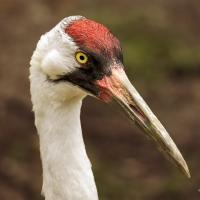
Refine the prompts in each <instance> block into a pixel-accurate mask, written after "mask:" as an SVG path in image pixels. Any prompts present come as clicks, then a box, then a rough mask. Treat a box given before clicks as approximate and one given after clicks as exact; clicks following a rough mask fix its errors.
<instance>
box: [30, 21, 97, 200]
mask: <svg viewBox="0 0 200 200" xmlns="http://www.w3.org/2000/svg"><path fill="white" fill-rule="evenodd" d="M65 22H66V21H65ZM57 37H65V36H63V35H62V34H61V33H60V27H59V26H57V27H55V28H54V29H52V30H51V31H50V32H49V33H47V34H46V35H44V36H42V37H41V39H40V41H39V42H38V45H37V48H36V50H35V52H34V54H33V56H32V60H31V67H30V82H31V98H32V102H33V111H34V113H35V125H36V127H37V131H38V134H39V141H40V152H41V160H42V167H43V187H42V193H43V195H44V196H45V199H46V200H97V199H98V197H97V191H96V186H95V182H94V177H93V173H92V170H91V164H90V161H89V159H88V157H87V154H86V150H85V145H84V142H83V137H82V131H81V124H80V110H81V104H82V99H83V98H84V97H85V95H86V94H85V93H84V92H83V91H81V90H80V89H79V88H76V87H74V86H72V85H70V84H69V85H67V84H66V83H59V84H57V85H56V84H55V83H51V82H49V81H47V75H51V74H48V73H52V74H53V76H54V72H55V71H54V70H55V68H54V67H55V66H59V67H60V68H56V70H63V72H64V70H69V69H65V68H64V66H67V64H68V62H70V56H69V60H65V59H63V58H64V56H63V55H62V53H63V54H65V53H66V52H64V50H63V52H62V48H64V44H63V43H58V41H56V42H57V43H58V44H56V46H55V44H54V43H55V41H54V39H55V38H57ZM66 39H67V38H62V42H63V41H64V42H65V40H66ZM67 42H68V43H67ZM69 44H70V45H69ZM66 45H68V47H69V48H67V49H66ZM55 47H56V48H55ZM75 48H76V46H75V45H74V44H73V42H72V41H67V40H66V42H65V51H68V52H67V53H68V55H70V51H73V50H74V49H75ZM58 64H59V65H58ZM71 64H73V63H71ZM55 73H56V72H55Z"/></svg>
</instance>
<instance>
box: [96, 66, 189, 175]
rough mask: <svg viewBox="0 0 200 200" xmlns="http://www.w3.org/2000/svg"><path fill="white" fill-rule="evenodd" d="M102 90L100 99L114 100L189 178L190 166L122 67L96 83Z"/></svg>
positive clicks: (116, 68)
mask: <svg viewBox="0 0 200 200" xmlns="http://www.w3.org/2000/svg"><path fill="white" fill-rule="evenodd" d="M96 85H97V86H98V87H99V89H100V93H99V98H100V99H102V100H104V101H109V100H110V97H112V98H114V99H115V100H116V101H117V102H118V103H119V104H120V105H121V106H122V107H123V109H124V110H125V111H126V113H127V114H128V116H129V117H130V119H131V120H132V121H134V122H135V123H136V124H137V125H139V127H140V128H142V129H143V131H144V133H145V134H146V135H147V136H149V137H150V138H151V139H152V140H153V141H154V142H155V144H156V145H157V147H158V149H159V150H160V151H161V152H162V153H163V154H164V155H165V156H166V157H167V158H168V159H169V160H170V161H172V162H173V163H174V164H175V165H176V166H177V167H178V169H180V170H181V171H182V172H183V173H184V174H185V175H186V176H187V177H188V178H190V172H189V169H188V166H187V164H186V162H185V160H184V158H183V156H182V155H181V153H180V151H179V150H178V148H177V146H176V144H175V143H174V142H173V140H172V139H171V137H170V135H169V134H168V133H167V131H166V130H165V128H164V127H163V125H162V124H161V123H160V121H159V120H158V119H157V117H156V116H155V115H154V114H153V112H152V111H151V110H150V108H149V107H148V105H147V104H146V103H145V101H144V100H143V99H142V97H141V96H140V94H139V93H138V92H137V90H136V89H135V88H134V87H133V85H132V84H131V83H130V81H129V79H128V77H127V76H126V74H125V72H124V70H123V68H122V67H115V68H113V70H112V75H111V76H105V77H104V78H103V79H102V80H99V81H97V82H96Z"/></svg>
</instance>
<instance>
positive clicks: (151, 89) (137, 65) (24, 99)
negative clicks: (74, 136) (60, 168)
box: [0, 0, 200, 200]
mask: <svg viewBox="0 0 200 200" xmlns="http://www.w3.org/2000/svg"><path fill="white" fill-rule="evenodd" d="M76 14H79V15H84V16H86V17H88V18H92V19H95V20H97V21H99V22H101V23H103V24H105V25H106V26H108V27H109V28H110V29H111V30H112V32H114V33H115V35H116V36H117V37H119V39H120V40H121V43H122V46H123V50H124V57H125V65H126V66H127V68H126V71H127V73H128V74H129V77H130V79H132V82H133V84H134V85H135V87H136V88H137V89H138V90H139V92H140V94H141V95H142V96H143V97H144V99H145V100H146V101H147V102H148V104H149V105H150V107H151V108H152V110H153V111H154V112H155V113H156V115H157V116H158V117H159V119H160V120H161V121H162V122H163V124H164V125H165V126H166V128H167V130H168V131H169V132H170V133H171V135H172V137H173V138H174V140H175V141H176V143H177V145H178V146H179V148H180V149H181V151H182V153H183V155H184V157H185V159H186V161H187V162H188V165H189V167H190V170H191V174H192V178H191V179H190V180H188V179H187V178H185V177H184V176H183V175H182V174H180V173H179V171H178V170H177V169H176V168H175V167H174V166H172V165H171V164H170V163H168V161H166V160H165V159H164V158H163V156H162V155H161V154H160V153H159V152H158V151H157V149H156V148H155V146H154V145H153V144H152V143H151V142H150V141H149V140H147V139H146V138H145V137H144V136H143V135H142V133H141V131H140V130H138V129H137V128H136V127H135V126H133V125H132V124H130V123H129V121H128V120H127V118H126V117H125V116H124V115H123V114H121V112H120V109H119V108H118V107H117V106H116V105H115V104H109V105H106V104H104V103H101V102H98V101H96V100H95V99H92V98H89V97H88V98H87V99H86V100H85V101H84V104H83V109H82V126H83V132H84V138H85V142H86V147H87V151H88V154H89V157H90V158H91V160H92V163H93V169H94V173H95V178H96V183H97V187H98V191H99V196H100V199H102V200H131V199H137V200H147V199H148V200H150V199H154V200H160V199H162V200H171V199H176V200H179V199H180V200H183V199H184V200H185V199H189V200H196V199H200V192H198V190H199V189H200V155H199V154H200V118H199V113H200V2H199V1H198V0H168V1H164V0H152V1H148V0H123V1H121V0H115V1H114V0H110V1H106V0H76V1H70V0H57V1H54V0H34V1H28V0H1V1H0V199H1V200H11V199H15V200H24V199H29V200H39V199H43V198H42V197H41V196H40V190H41V183H42V180H41V163H40V157H39V150H38V137H37V134H36V129H35V127H34V118H33V113H32V112H31V102H30V94H29V80H28V75H29V71H28V70H29V61H30V58H31V55H32V53H33V50H34V49H35V45H36V43H37V41H38V39H39V37H40V35H41V34H43V33H44V32H46V31H48V30H49V29H50V28H52V27H53V26H54V25H55V24H56V23H57V22H58V21H60V20H61V19H62V18H64V17H65V16H69V15H76Z"/></svg>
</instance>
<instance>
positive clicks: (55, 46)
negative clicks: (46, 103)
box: [30, 16, 190, 177]
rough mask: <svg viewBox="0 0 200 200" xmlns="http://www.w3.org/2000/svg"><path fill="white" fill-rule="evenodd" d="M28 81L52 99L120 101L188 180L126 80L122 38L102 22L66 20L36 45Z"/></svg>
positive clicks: (162, 132)
mask: <svg viewBox="0 0 200 200" xmlns="http://www.w3.org/2000/svg"><path fill="white" fill-rule="evenodd" d="M30 78H31V79H35V80H36V81H35V83H36V82H37V84H38V83H39V82H40V84H43V85H46V87H47V88H48V89H49V88H50V89H51V90H54V93H53V94H54V96H60V95H61V96H63V98H68V97H71V96H76V95H80V96H85V95H87V94H89V95H92V96H94V97H96V98H98V99H100V100H102V101H104V102H109V101H111V100H112V99H114V100H116V102H117V103H118V104H119V105H120V106H121V107H122V108H123V109H124V110H125V112H126V113H127V114H128V117H129V118H130V119H131V120H132V121H134V122H135V123H136V124H137V125H138V126H139V127H140V128H141V129H142V130H143V132H144V133H145V134H146V135H147V136H149V137H150V138H151V139H152V140H153V141H154V142H155V144H156V145H157V147H158V149H159V150H160V151H161V152H162V153H163V154H164V155H165V156H166V157H167V158H168V159H169V160H171V161H172V162H173V163H174V164H175V165H176V166H177V167H178V168H179V169H180V170H181V171H182V172H183V173H184V174H186V176H188V177H190V173H189V170H188V167H187V164H186V162H185V160H184V158H183V157H182V155H181V153H180V151H179V150H178V148H177V147H176V145H175V143H174V142H173V140H172V139H171V137H170V136H169V134H168V133H167V131H166V130H165V128H164V127H163V126H162V124H161V123H160V122H159V120H158V119H157V118H156V116H155V115H154V114H153V112H152V111H151V110H150V108H149V107H148V106H147V104H146V103H145V101H144V100H143V99H142V97H141V96H140V95H139V93H138V92H137V90H136V89H135V88H134V86H133V85H132V84H131V83H130V81H129V79H128V77H127V76H126V73H125V70H124V65H123V55H122V49H121V47H120V42H119V40H118V39H117V38H116V37H115V36H114V35H113V34H112V33H111V32H110V31H109V30H108V29H107V28H106V27H105V26H103V25H102V24H99V23H97V22H95V21H93V20H89V19H87V18H84V17H82V16H72V17H68V18H65V19H63V20H62V21H61V22H60V23H59V24H58V25H56V26H55V27H54V28H53V29H52V30H51V31H49V32H48V33H46V34H45V35H43V36H42V37H41V39H40V41H39V42H38V45H37V48H36V51H35V53H34V54H33V57H32V60H31V76H30ZM41 80H42V83H41ZM44 82H45V83H44ZM40 86H41V85H40ZM38 90H39V88H38ZM55 91H56V92H55ZM48 93H49V94H52V92H48Z"/></svg>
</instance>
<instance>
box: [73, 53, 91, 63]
mask: <svg viewBox="0 0 200 200" xmlns="http://www.w3.org/2000/svg"><path fill="white" fill-rule="evenodd" d="M76 60H77V61H78V63H80V64H86V63H87V62H88V56H87V55H86V54H84V53H83V52H77V53H76Z"/></svg>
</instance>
